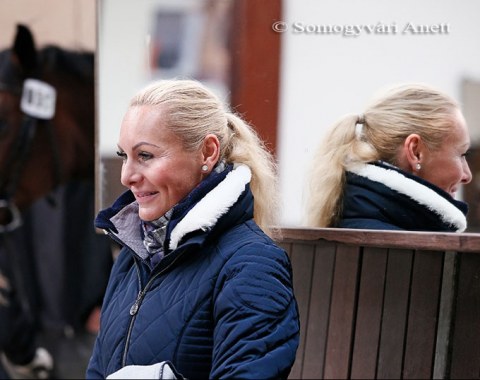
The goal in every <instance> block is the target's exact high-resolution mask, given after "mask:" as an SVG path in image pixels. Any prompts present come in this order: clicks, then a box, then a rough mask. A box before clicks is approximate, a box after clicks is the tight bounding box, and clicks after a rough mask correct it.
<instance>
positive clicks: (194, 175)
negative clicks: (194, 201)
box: [118, 106, 203, 221]
mask: <svg viewBox="0 0 480 380" xmlns="http://www.w3.org/2000/svg"><path fill="white" fill-rule="evenodd" d="M164 119H165V117H164V115H163V114H162V112H161V111H159V110H158V109H156V108H155V107H153V106H136V107H132V108H130V109H129V110H128V111H127V113H126V115H125V117H124V119H123V123H122V126H121V129H120V138H119V142H118V149H119V152H118V154H119V156H121V157H122V158H123V165H122V174H121V182H122V184H123V185H124V186H126V187H128V188H129V189H130V190H131V191H132V192H133V194H134V195H135V198H136V200H137V202H138V206H139V216H140V218H141V219H143V220H145V221H151V220H155V219H158V218H160V217H161V216H162V215H164V214H165V213H166V212H167V211H168V210H170V209H171V208H172V207H173V206H174V205H175V204H177V203H178V202H179V201H180V200H181V199H183V198H184V197H185V196H186V195H187V194H188V193H189V192H190V191H191V190H192V189H193V188H194V187H195V186H196V185H197V184H198V183H199V182H200V181H201V179H202V173H201V169H200V168H201V166H202V163H203V162H202V154H201V151H192V152H189V151H186V150H185V149H184V147H183V144H182V142H181V141H180V140H179V138H178V137H176V136H175V135H174V134H173V133H172V132H171V131H170V130H169V129H167V127H166V126H165V122H164Z"/></svg>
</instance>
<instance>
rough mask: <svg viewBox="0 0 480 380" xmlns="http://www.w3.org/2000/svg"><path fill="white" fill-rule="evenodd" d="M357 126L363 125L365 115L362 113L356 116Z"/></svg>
mask: <svg viewBox="0 0 480 380" xmlns="http://www.w3.org/2000/svg"><path fill="white" fill-rule="evenodd" d="M357 124H365V115H364V114H363V113H362V114H360V115H358V116H357Z"/></svg>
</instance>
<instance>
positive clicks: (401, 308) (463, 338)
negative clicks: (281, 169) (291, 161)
mask: <svg viewBox="0 0 480 380" xmlns="http://www.w3.org/2000/svg"><path fill="white" fill-rule="evenodd" d="M281 232H282V235H283V237H282V238H281V239H279V240H278V241H279V244H280V245H281V246H282V247H284V248H285V249H286V250H287V252H288V254H289V256H290V258H291V261H292V266H293V276H294V277H293V280H294V290H295V294H296V298H297V302H298V306H299V312H300V323H301V336H300V346H299V349H298V351H297V358H296V362H295V365H294V367H293V369H292V372H291V374H290V378H291V379H333V378H334V379H348V378H351V379H360V378H363V379H375V378H382V379H386V378H394V379H401V378H405V379H408V378H415V379H429V378H439V379H441V378H450V379H454V378H457V379H471V378H480V234H468V233H463V234H453V233H452V234H442V233H429V232H392V231H372V230H349V229H296V228H284V229H282V231H281Z"/></svg>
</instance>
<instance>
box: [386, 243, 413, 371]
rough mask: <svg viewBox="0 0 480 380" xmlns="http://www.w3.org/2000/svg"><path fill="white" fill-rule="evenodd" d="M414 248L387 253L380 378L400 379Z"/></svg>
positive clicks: (393, 250) (392, 250)
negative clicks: (412, 249)
mask: <svg viewBox="0 0 480 380" xmlns="http://www.w3.org/2000/svg"><path fill="white" fill-rule="evenodd" d="M412 261H413V251H411V250H400V249H391V250H389V252H388V261H387V277H386V280H385V299H384V306H383V321H382V329H381V333H380V348H379V354H378V365H377V378H381V379H401V378H402V368H403V353H404V347H405V333H406V328H407V313H408V303H409V296H410V294H409V293H410V292H409V291H410V278H411V271H412Z"/></svg>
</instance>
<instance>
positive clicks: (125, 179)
mask: <svg viewBox="0 0 480 380" xmlns="http://www.w3.org/2000/svg"><path fill="white" fill-rule="evenodd" d="M140 178H141V174H140V173H139V172H138V170H137V169H136V167H135V164H134V163H132V162H131V161H129V160H128V159H127V160H125V161H123V165H122V172H121V175H120V182H121V183H122V185H123V186H125V187H130V186H132V185H133V184H135V183H137V182H138V181H139V180H140Z"/></svg>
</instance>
